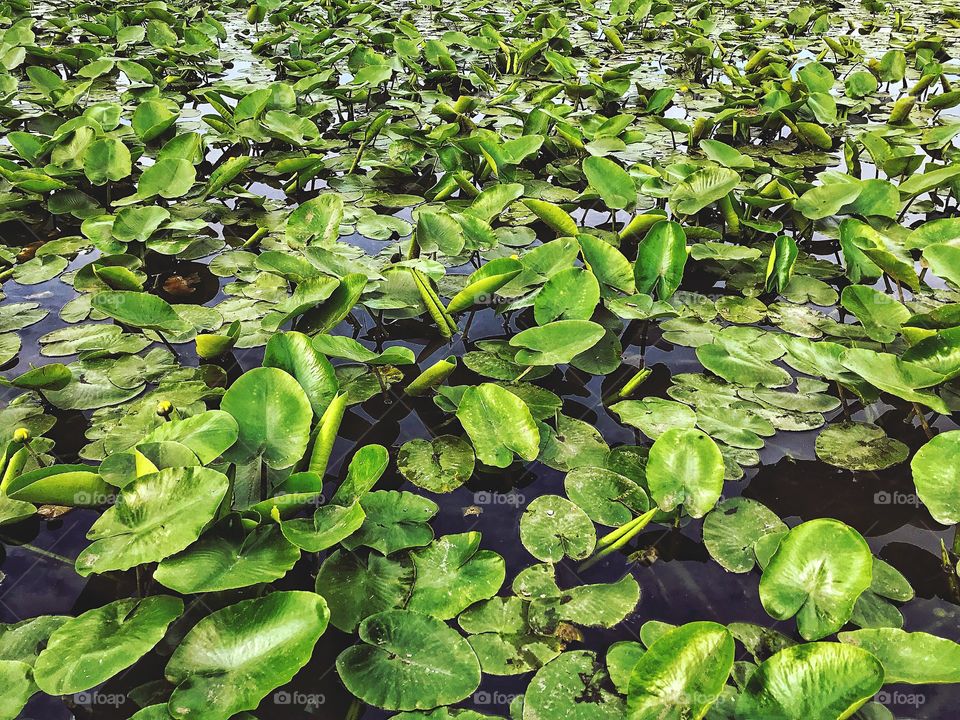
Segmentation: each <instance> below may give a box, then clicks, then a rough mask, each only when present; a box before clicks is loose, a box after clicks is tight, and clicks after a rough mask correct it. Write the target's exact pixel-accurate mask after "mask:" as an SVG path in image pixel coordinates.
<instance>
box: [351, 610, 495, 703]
mask: <svg viewBox="0 0 960 720" xmlns="http://www.w3.org/2000/svg"><path fill="white" fill-rule="evenodd" d="M359 632H360V640H361V641H362V642H361V643H360V644H358V645H354V646H352V647H349V648H347V649H346V650H344V651H343V652H342V653H340V655H339V657H337V672H338V673H339V674H340V678H341V679H342V680H343V683H344V685H346V686H347V689H348V690H349V691H350V692H352V693H353V694H354V695H356V696H357V697H359V698H360V699H361V700H363V701H364V702H366V703H369V704H370V705H373V706H375V707H379V708H384V709H386V710H430V709H433V708H436V707H439V706H440V705H450V704H452V703H455V702H459V701H460V700H463V699H464V698H466V697H468V696H469V695H470V694H471V693H472V692H473V691H474V690H476V689H477V687H478V686H479V685H480V662H479V660H477V656H476V653H474V652H473V649H472V648H471V647H470V645H469V644H468V643H467V641H466V640H464V639H463V638H462V637H461V636H460V635H459V634H458V633H457V632H456V631H455V630H453V629H452V628H450V627H449V626H447V625H446V624H445V623H444V622H442V621H441V620H437V619H436V618H433V617H430V616H429V615H423V614H421V613H418V612H413V611H411V610H387V611H385V612H382V613H378V614H376V615H371V616H370V617H368V618H367V619H365V620H364V621H363V622H362V623H360V630H359Z"/></svg>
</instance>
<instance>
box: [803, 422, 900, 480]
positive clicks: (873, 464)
mask: <svg viewBox="0 0 960 720" xmlns="http://www.w3.org/2000/svg"><path fill="white" fill-rule="evenodd" d="M909 455H910V449H909V448H908V447H907V446H906V445H904V444H903V443H902V442H900V441H899V440H894V439H893V438H890V437H887V434H886V433H885V432H884V431H883V428H880V427H877V426H876V425H870V424H868V423H856V422H842V423H837V424H836V425H830V426H828V427H827V428H825V429H824V430H823V432H821V433H820V434H819V435H818V436H817V457H818V458H820V459H821V460H823V461H824V462H827V463H830V464H831V465H834V466H835V467H841V468H845V469H847V470H885V469H886V468H888V467H892V466H894V465H899V464H900V463H902V462H903V461H904V460H906V459H907V457H908V456H909Z"/></svg>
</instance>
